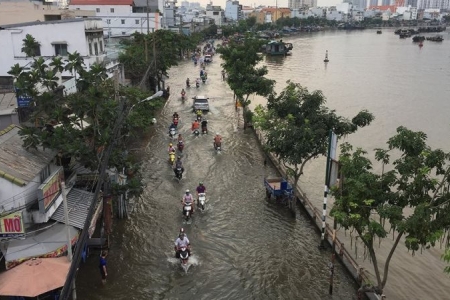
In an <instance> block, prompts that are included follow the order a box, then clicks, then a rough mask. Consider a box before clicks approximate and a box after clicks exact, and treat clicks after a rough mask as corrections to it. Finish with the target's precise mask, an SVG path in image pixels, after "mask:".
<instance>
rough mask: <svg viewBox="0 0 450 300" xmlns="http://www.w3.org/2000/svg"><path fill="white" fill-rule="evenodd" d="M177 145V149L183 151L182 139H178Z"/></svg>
mask: <svg viewBox="0 0 450 300" xmlns="http://www.w3.org/2000/svg"><path fill="white" fill-rule="evenodd" d="M177 147H178V151H180V152H183V149H184V143H183V142H182V141H179V142H178V145H177Z"/></svg>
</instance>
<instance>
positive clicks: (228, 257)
mask: <svg viewBox="0 0 450 300" xmlns="http://www.w3.org/2000/svg"><path fill="white" fill-rule="evenodd" d="M444 38H446V36H444ZM285 40H289V41H290V42H292V43H293V44H294V50H293V51H292V55H291V56H288V57H285V58H269V59H266V60H265V61H264V62H263V63H264V64H266V65H267V66H268V68H269V74H268V76H269V77H270V78H273V79H275V80H277V86H276V89H277V91H280V90H281V89H282V88H283V87H284V86H285V82H286V80H288V79H290V80H293V81H295V82H299V83H301V84H302V85H304V86H306V87H308V88H309V89H310V90H314V89H321V90H322V91H323V92H324V94H325V96H326V97H327V99H328V103H327V104H328V106H329V107H330V108H333V109H336V110H337V112H338V113H339V114H342V115H343V116H348V117H351V116H352V115H353V114H355V113H356V112H357V111H359V110H361V109H364V108H366V109H368V110H370V111H371V112H372V113H374V114H375V116H376V121H375V122H374V123H373V125H371V126H369V127H367V128H364V129H362V130H360V131H359V132H358V133H356V134H354V135H352V136H351V137H350V138H349V139H348V140H349V141H350V142H351V143H353V144H355V145H357V146H361V147H364V148H366V149H368V150H370V149H373V148H375V147H382V146H384V143H385V141H386V140H387V138H389V137H390V136H392V135H393V134H394V133H395V128H396V127H397V126H399V125H404V126H407V127H409V128H411V129H416V130H422V131H425V132H426V133H427V134H428V136H429V140H430V144H431V145H432V146H435V147H443V148H446V149H449V148H450V145H449V144H450V141H449V140H448V138H446V137H448V132H449V131H448V126H449V124H448V121H447V120H448V118H446V115H445V114H444V113H443V112H445V111H450V110H449V106H450V104H449V102H448V99H449V96H450V86H449V85H448V82H450V71H449V70H450V68H449V67H450V56H449V54H448V53H449V52H448V49H449V46H448V45H449V43H448V41H447V40H444V42H443V43H441V44H437V43H436V44H433V43H431V42H425V43H424V47H423V48H422V49H420V48H419V47H417V46H416V45H414V44H413V43H412V42H411V40H409V39H407V40H400V39H399V38H398V36H395V35H394V34H393V32H389V31H388V30H383V34H382V35H377V34H376V33H375V31H361V32H340V31H336V32H320V33H313V34H310V35H309V34H306V35H301V36H298V37H292V38H285ZM326 50H328V51H329V59H330V62H329V63H328V64H326V65H325V64H324V63H323V59H324V55H325V51H326ZM219 60H220V59H219V58H218V57H217V56H216V57H215V61H214V62H213V63H212V64H211V65H210V66H209V67H208V68H207V71H208V77H209V80H208V83H207V84H206V85H202V86H201V88H200V89H199V90H198V91H197V90H196V89H195V88H191V89H190V90H188V92H187V93H188V96H193V95H195V94H205V95H208V96H209V97H211V110H212V111H211V113H210V114H209V115H208V119H209V121H210V129H211V131H213V132H214V131H220V133H221V134H222V135H223V136H224V145H223V147H224V151H223V153H222V154H221V155H219V156H218V155H216V154H215V153H214V152H213V150H212V136H211V135H210V136H208V137H200V138H197V139H194V138H192V137H190V136H189V137H187V143H186V151H185V154H184V157H183V161H184V164H185V168H186V173H185V178H184V179H183V180H182V181H181V183H178V182H177V181H175V180H174V178H173V176H172V173H171V170H170V168H169V166H168V165H167V162H166V160H167V145H168V143H169V139H168V137H167V136H166V128H167V126H168V125H169V122H170V116H171V114H172V113H173V112H174V111H178V112H179V113H180V114H181V117H182V123H181V133H183V134H184V133H186V135H188V133H189V123H190V122H191V121H192V118H193V114H192V112H191V109H190V104H191V102H190V101H186V103H182V102H181V101H180V99H179V91H180V90H181V88H182V87H183V85H184V81H185V79H186V77H190V78H191V79H192V78H194V77H197V76H198V71H199V69H198V67H197V68H195V67H194V66H193V64H192V63H190V62H183V63H181V64H180V66H179V67H177V68H175V69H174V70H171V72H170V78H169V80H168V83H169V85H170V87H171V91H172V94H173V95H171V97H170V99H169V102H168V104H167V106H166V107H165V109H164V110H163V113H162V116H161V117H160V118H159V119H158V123H157V125H156V126H155V127H156V128H155V129H156V130H155V132H156V134H155V135H154V136H153V137H152V138H151V139H150V141H149V144H148V146H147V147H146V149H145V151H144V152H145V156H144V157H143V168H144V173H145V179H146V184H147V187H146V189H145V193H144V195H143V197H142V198H141V199H140V200H139V201H138V204H137V209H136V212H135V213H134V214H133V216H132V218H130V219H128V220H122V221H118V220H116V221H115V224H114V231H113V234H112V246H111V250H110V254H109V257H108V274H109V276H108V283H107V284H106V285H105V286H102V284H101V282H100V278H99V276H100V275H99V272H98V268H97V264H98V257H97V256H96V255H91V256H90V257H89V259H88V263H87V264H83V265H82V266H81V268H80V272H79V274H78V279H77V290H78V298H79V299H82V300H83V299H88V300H91V299H193V298H194V297H195V298H198V299H353V297H354V295H355V289H356V287H355V285H354V283H353V281H352V279H351V278H350V277H349V276H348V274H347V273H346V272H345V271H344V270H343V268H342V266H340V265H337V266H336V268H337V270H336V275H335V288H334V295H333V297H330V296H328V267H327V264H328V261H329V252H321V251H319V250H318V249H317V245H318V244H319V239H320V237H319V234H318V233H317V231H316V230H315V229H314V227H313V225H312V224H311V222H310V221H309V220H308V218H307V216H305V215H304V214H302V213H299V214H297V217H296V218H295V219H293V218H292V217H291V216H290V214H289V213H288V212H287V211H286V210H285V209H284V208H282V207H279V206H277V205H274V204H272V203H267V201H266V200H265V199H264V188H263V184H262V179H263V177H264V176H266V175H274V174H276V171H275V169H274V168H273V167H272V166H269V165H268V166H264V163H263V161H264V157H263V154H262V152H261V151H260V148H259V146H258V144H257V142H256V141H255V139H254V137H253V135H252V134H250V132H247V133H246V132H243V131H242V129H238V128H237V127H236V124H237V123H238V116H237V115H236V113H235V110H234V106H233V102H232V93H231V92H230V91H229V89H228V87H227V86H226V84H225V83H224V82H222V81H221V78H220V70H221V68H220V61H219ZM258 103H261V104H264V99H262V98H260V97H254V99H253V103H252V105H255V104H258ZM323 166H324V162H323V160H321V159H319V160H317V161H314V162H312V163H311V164H309V165H308V166H307V168H306V170H305V174H306V175H305V176H304V177H303V178H302V179H301V186H302V188H303V189H304V190H305V191H306V192H307V194H308V195H309V196H310V199H311V201H313V202H314V203H315V204H317V206H318V207H320V205H321V201H322V197H323V195H322V193H323V192H322V185H323V182H322V181H323V177H324V175H323V172H322V171H321V170H322V169H323V168H324V167H323ZM199 181H203V182H204V183H205V185H206V187H207V188H208V195H209V200H210V202H209V203H208V205H207V209H206V211H205V212H203V213H201V212H197V213H196V214H195V215H194V217H193V221H192V224H185V225H183V220H182V218H181V206H180V200H181V197H182V194H183V191H184V190H185V189H186V188H189V189H191V190H193V189H194V188H195V187H196V185H197V184H198V182H199ZM181 226H184V227H185V228H186V230H187V233H188V236H189V239H190V240H191V243H192V245H193V251H194V256H193V258H194V261H195V262H196V265H195V266H193V267H191V268H190V269H189V272H188V274H187V275H186V274H184V272H183V271H182V270H181V269H180V267H179V265H178V264H177V263H176V262H175V261H174V259H173V258H172V255H173V253H172V247H173V240H174V239H175V238H176V235H177V232H178V230H179V228H180V227H181ZM348 245H349V244H348ZM360 252H362V251H360ZM438 252H439V251H436V253H434V254H433V255H428V256H429V257H428V256H426V255H427V254H423V255H421V254H417V255H416V257H415V258H411V256H410V255H409V254H408V253H407V252H406V251H405V250H404V249H399V250H398V251H397V253H396V254H395V256H394V259H393V262H392V263H393V265H394V266H395V264H397V265H400V264H399V262H400V261H408V265H407V267H408V268H411V269H410V270H405V269H404V268H397V271H396V269H395V268H393V270H392V272H391V273H390V275H391V276H390V278H389V281H388V287H387V291H386V294H387V295H388V296H389V298H390V299H406V298H407V299H430V297H429V295H430V294H427V292H430V291H433V292H435V293H436V294H434V296H433V297H431V298H433V299H446V297H444V295H446V294H445V291H446V290H447V291H448V288H449V283H448V278H447V280H446V281H444V279H445V278H446V277H445V275H443V274H442V268H440V267H441V266H442V265H443V264H442V263H441V262H440V261H439V259H438V254H437V253H438ZM424 257H425V258H427V259H425V258H424ZM429 259H434V260H433V261H432V262H430V261H429ZM418 261H419V262H420V263H421V264H422V265H420V264H419V265H418V264H417V262H418ZM361 264H367V261H365V262H364V261H361ZM424 265H429V266H430V267H429V268H424V267H423V266H424ZM439 268H440V269H439ZM411 271H412V272H411ZM414 289H415V290H417V294H413V293H410V295H412V296H406V295H407V291H408V290H414ZM397 290H399V291H400V292H396V291H397ZM403 290H404V291H405V292H403ZM415 290H414V291H415ZM421 293H422V294H421ZM414 295H417V296H414ZM422 295H428V297H423V296H422ZM416 297H417V298H416ZM442 297H444V298H442Z"/></svg>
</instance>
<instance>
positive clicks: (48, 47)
mask: <svg viewBox="0 0 450 300" xmlns="http://www.w3.org/2000/svg"><path fill="white" fill-rule="evenodd" d="M93 21H95V20H89V22H88V20H86V19H74V20H70V21H66V22H65V21H57V22H46V23H40V24H35V25H31V26H23V25H22V26H21V25H20V24H19V25H17V26H16V27H14V28H9V27H5V29H3V30H0V49H1V55H0V76H10V75H9V74H8V73H7V72H8V71H9V70H10V69H11V66H13V65H14V64H16V63H18V64H19V65H20V66H25V65H28V64H30V63H31V62H32V58H27V57H26V56H25V53H23V52H22V51H21V48H22V44H23V42H22V40H23V39H24V38H25V36H26V35H27V34H30V35H32V36H33V37H34V38H35V39H36V40H37V41H38V42H39V43H40V44H41V47H40V49H41V56H42V57H44V58H46V59H51V58H52V57H54V56H55V55H56V54H55V46H54V44H52V43H55V42H65V43H67V51H68V52H70V53H73V52H75V51H77V52H78V53H80V55H81V56H82V57H84V58H85V64H86V67H87V68H89V66H90V65H92V64H93V63H94V62H96V61H97V58H98V57H96V56H95V55H93V56H90V54H89V42H91V43H94V42H97V43H100V41H102V44H103V47H104V42H103V38H102V37H100V38H94V39H92V40H90V41H88V39H87V36H86V32H85V27H86V26H90V28H94V27H97V28H98V27H100V28H101V21H100V20H96V22H97V23H95V22H93ZM85 22H87V23H86V24H87V25H85ZM100 55H101V54H100V53H99V56H100ZM71 75H72V74H71V73H70V72H66V71H65V72H64V73H63V76H71Z"/></svg>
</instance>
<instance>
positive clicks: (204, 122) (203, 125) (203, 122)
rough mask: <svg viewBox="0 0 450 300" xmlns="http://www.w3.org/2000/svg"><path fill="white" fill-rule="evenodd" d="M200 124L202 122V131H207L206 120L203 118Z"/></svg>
mask: <svg viewBox="0 0 450 300" xmlns="http://www.w3.org/2000/svg"><path fill="white" fill-rule="evenodd" d="M201 124H202V132H208V120H206V119H203V121H202V123H201Z"/></svg>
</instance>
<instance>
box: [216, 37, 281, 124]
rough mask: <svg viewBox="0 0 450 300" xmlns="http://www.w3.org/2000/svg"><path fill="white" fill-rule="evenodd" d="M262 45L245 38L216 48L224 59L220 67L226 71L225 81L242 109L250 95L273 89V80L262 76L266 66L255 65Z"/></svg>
mask: <svg viewBox="0 0 450 300" xmlns="http://www.w3.org/2000/svg"><path fill="white" fill-rule="evenodd" d="M262 45H263V42H262V41H260V40H257V39H253V38H245V39H244V41H243V42H242V43H240V42H237V41H231V42H230V44H229V45H228V46H227V47H220V48H218V50H217V52H218V53H220V54H221V57H222V59H223V60H224V63H222V67H223V68H224V69H225V71H226V72H227V83H228V85H229V86H230V88H231V90H233V92H234V94H235V101H236V105H237V102H238V101H239V102H240V103H241V104H242V107H243V108H244V111H245V110H246V108H247V107H248V105H249V104H250V100H249V97H250V95H252V94H257V95H260V96H267V95H269V94H270V93H271V92H272V91H273V86H274V83H275V81H273V80H270V79H267V78H265V77H264V76H265V75H266V74H267V68H266V67H265V66H262V67H256V66H257V64H258V63H259V62H260V61H261V60H262V56H261V55H259V54H258V52H260V49H261V46H262ZM245 116H246V114H244V122H245V121H246V120H245Z"/></svg>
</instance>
